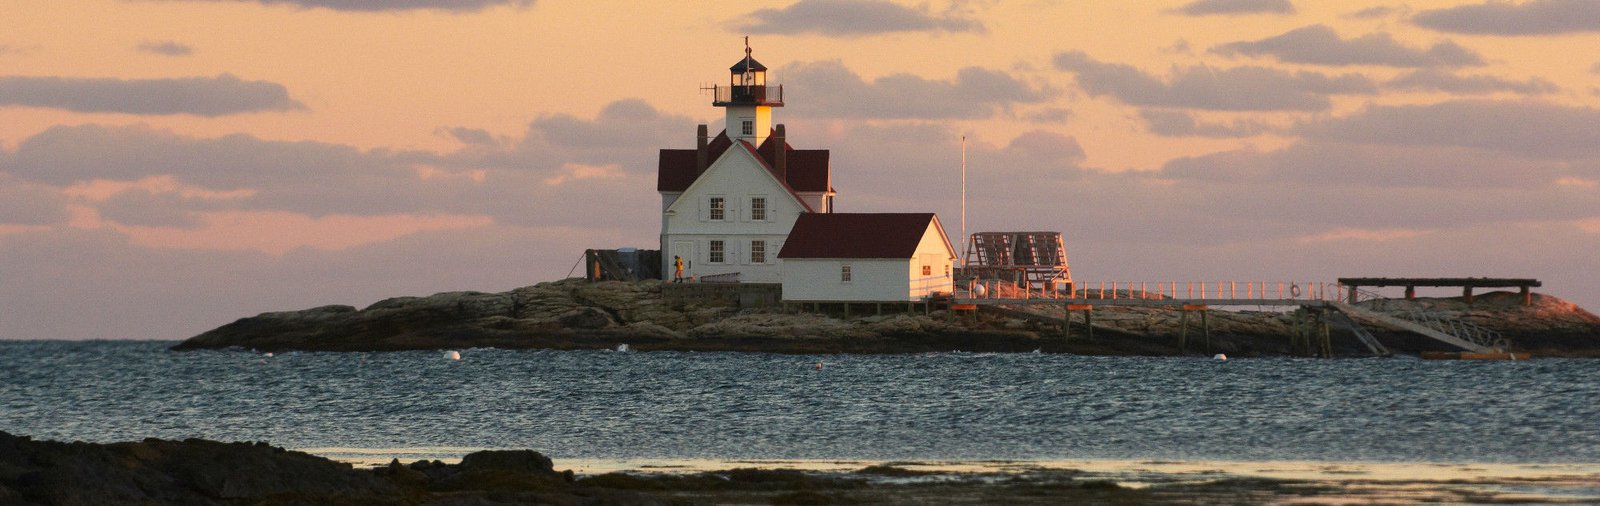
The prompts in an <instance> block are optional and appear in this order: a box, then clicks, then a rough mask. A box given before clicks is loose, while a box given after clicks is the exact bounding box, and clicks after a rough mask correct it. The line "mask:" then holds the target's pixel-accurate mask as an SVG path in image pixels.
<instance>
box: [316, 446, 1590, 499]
mask: <svg viewBox="0 0 1600 506" xmlns="http://www.w3.org/2000/svg"><path fill="white" fill-rule="evenodd" d="M463 450H465V451H472V450H476V449H474V448H414V449H404V450H401V449H389V450H363V449H352V448H307V449H302V451H307V452H310V453H314V454H319V455H324V456H327V457H330V458H334V459H335V460H339V461H344V462H349V463H351V464H353V465H356V466H357V467H366V466H379V465H383V464H386V463H388V462H389V459H393V458H399V459H401V460H402V461H406V460H408V459H418V458H422V459H426V458H430V457H429V455H433V456H439V455H440V454H445V453H456V454H459V453H461V452H462V451H463ZM439 460H442V461H444V462H447V463H448V462H451V461H452V460H451V459H448V458H444V459H439ZM456 460H459V458H457V459H456ZM555 464H556V468H557V469H571V470H572V471H573V472H574V473H576V474H577V475H578V476H579V484H580V485H581V484H588V485H590V486H595V487H604V488H618V489H625V490H635V491H640V492H643V493H646V494H648V495H651V496H655V497H659V498H662V499H665V500H669V501H673V500H682V501H689V502H694V503H757V504H769V503H772V504H777V503H786V502H787V503H832V504H890V503H893V504H905V503H913V504H915V503H924V504H934V503H938V504H985V503H992V502H996V501H1004V502H1008V503H1013V504H1051V503H1059V502H1061V501H1063V500H1072V501H1093V502H1125V503H1137V504H1171V503H1180V504H1181V503H1196V502H1198V503H1230V504H1279V503H1295V504H1343V503H1372V502H1377V503H1384V504H1413V503H1446V504H1474V503H1476V504H1487V503H1543V504H1590V503H1600V464H1495V463H1374V462H1305V461H1256V462H1234V461H1164V460H984V461H939V460H928V461H869V460H672V459H667V460H663V459H628V460H619V459H561V458H559V456H557V457H555ZM708 481H709V484H708ZM741 483H742V484H743V485H739V484H741ZM751 483H758V484H761V485H759V486H757V485H751ZM724 484H726V486H724Z"/></svg>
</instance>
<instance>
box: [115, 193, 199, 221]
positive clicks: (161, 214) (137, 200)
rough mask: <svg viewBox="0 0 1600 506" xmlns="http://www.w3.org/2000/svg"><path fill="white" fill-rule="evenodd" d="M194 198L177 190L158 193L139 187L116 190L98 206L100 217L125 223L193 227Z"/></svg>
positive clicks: (194, 219)
mask: <svg viewBox="0 0 1600 506" xmlns="http://www.w3.org/2000/svg"><path fill="white" fill-rule="evenodd" d="M197 200H199V199H195V198H193V197H184V196H182V195H179V194H177V193H171V192H163V193H157V192H152V191H150V190H146V189H142V188H134V189H129V190H127V191H122V192H118V193H116V194H115V195H112V196H111V198H109V199H106V200H105V201H103V202H100V203H99V205H98V206H97V207H98V209H99V211H100V217H101V218H104V219H107V220H111V221H114V222H117V223H122V224H124V225H137V226H147V227H169V228H186V229H187V228H195V227H198V226H199V225H200V216H199V213H197V212H195V210H194V209H195V208H196V207H198V206H197V205H196V204H197V203H198V202H197Z"/></svg>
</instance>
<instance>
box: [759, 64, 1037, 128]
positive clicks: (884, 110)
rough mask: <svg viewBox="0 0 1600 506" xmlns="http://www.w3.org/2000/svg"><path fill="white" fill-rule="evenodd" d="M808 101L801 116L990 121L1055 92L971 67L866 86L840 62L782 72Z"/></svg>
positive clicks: (798, 109) (798, 107)
mask: <svg viewBox="0 0 1600 506" xmlns="http://www.w3.org/2000/svg"><path fill="white" fill-rule="evenodd" d="M782 73H783V75H784V78H785V79H786V80H787V81H788V86H789V88H790V89H794V90H805V99H804V100H795V101H794V103H793V104H791V105H790V107H788V109H792V110H793V111H794V112H793V114H795V115H799V116H813V117H814V116H824V117H856V118H888V119H907V118H919V119H945V118H989V117H994V116H995V115H996V114H998V113H1001V112H1004V111H1008V110H1010V108H1011V107H1012V106H1013V105H1016V104H1030V103H1038V102H1042V101H1044V100H1045V99H1046V98H1049V97H1051V96H1053V95H1054V93H1055V92H1054V91H1053V90H1050V89H1047V88H1042V87H1037V86H1034V85H1030V84H1028V83H1026V82H1023V81H1022V80H1020V79H1017V78H1015V77H1012V76H1010V75H1008V74H1006V73H1004V72H1000V71H997V70H988V69H983V68H978V67H966V68H963V69H961V70H959V71H957V73H956V78H955V79H954V80H951V81H940V80H931V79H924V78H922V77H917V76H914V75H910V74H893V75H888V76H884V77H880V78H877V79H874V80H873V81H872V82H866V81H864V80H862V79H861V76H859V75H857V74H856V73H855V72H852V71H851V70H850V69H848V68H845V66H844V64H842V63H840V62H838V61H822V62H814V63H797V64H793V65H789V66H787V67H785V68H784V69H782Z"/></svg>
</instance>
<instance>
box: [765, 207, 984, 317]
mask: <svg viewBox="0 0 1600 506" xmlns="http://www.w3.org/2000/svg"><path fill="white" fill-rule="evenodd" d="M778 259H779V261H780V262H781V267H782V272H783V275H782V278H783V300H784V301H785V302H901V301H905V302H911V301H919V300H923V299H924V298H926V297H927V296H929V295H931V294H934V293H939V292H942V293H950V291H951V289H952V288H953V286H954V285H953V283H952V281H951V267H952V266H953V265H954V263H955V260H956V251H955V248H954V247H952V246H951V245H950V238H949V237H947V236H946V235H945V233H944V226H943V225H941V224H940V223H939V217H938V216H936V215H934V214H933V213H832V214H820V213H809V214H802V215H800V216H799V217H798V219H796V220H795V223H794V228H793V229H792V230H790V231H789V237H788V241H787V242H785V243H784V245H783V249H782V250H781V251H779V252H778Z"/></svg>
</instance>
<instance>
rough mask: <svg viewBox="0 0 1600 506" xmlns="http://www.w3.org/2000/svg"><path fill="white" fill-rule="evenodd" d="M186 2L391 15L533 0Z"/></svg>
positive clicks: (522, 4)
mask: <svg viewBox="0 0 1600 506" xmlns="http://www.w3.org/2000/svg"><path fill="white" fill-rule="evenodd" d="M181 1H189V2H233V3H259V4H261V5H292V6H295V7H299V8H302V9H329V10H335V11H349V12H394V11H410V10H439V11H448V12H476V11H481V10H484V9H488V8H491V7H498V6H501V5H507V6H511V7H515V8H519V9H521V8H527V7H529V6H532V5H533V2H534V0H181Z"/></svg>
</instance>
